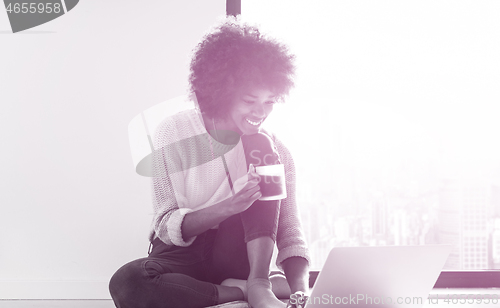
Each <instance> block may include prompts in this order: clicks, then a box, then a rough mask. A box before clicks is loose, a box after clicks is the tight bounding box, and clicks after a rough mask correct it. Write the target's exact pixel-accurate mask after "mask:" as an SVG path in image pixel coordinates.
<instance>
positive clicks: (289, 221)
mask: <svg viewBox="0 0 500 308" xmlns="http://www.w3.org/2000/svg"><path fill="white" fill-rule="evenodd" d="M273 140H274V143H275V146H276V148H277V150H278V153H279V155H280V159H281V162H282V163H283V164H284V165H285V179H286V191H287V197H286V198H285V199H283V200H281V206H280V216H279V222H278V234H277V238H276V243H277V246H278V257H277V259H276V265H277V266H278V268H279V269H283V268H282V262H283V261H284V260H286V259H288V258H290V257H302V258H304V259H306V260H307V261H308V262H309V263H311V260H310V256H309V250H308V248H307V244H306V241H305V237H304V232H303V229H302V223H301V220H300V216H299V210H298V208H297V204H296V199H295V165H294V162H293V158H292V155H291V154H290V151H288V149H287V148H286V147H285V145H284V144H283V143H282V142H281V141H280V140H279V139H277V138H276V137H275V136H273Z"/></svg>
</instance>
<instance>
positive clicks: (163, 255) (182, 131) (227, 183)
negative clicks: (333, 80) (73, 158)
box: [110, 19, 309, 308]
mask: <svg viewBox="0 0 500 308" xmlns="http://www.w3.org/2000/svg"><path fill="white" fill-rule="evenodd" d="M293 60H294V56H293V55H291V54H290V53H289V52H288V50H287V48H286V46H284V45H282V44H280V43H278V42H276V41H275V40H273V39H270V38H268V37H265V36H263V35H261V34H260V33H259V31H258V29H256V28H255V27H251V26H248V25H243V24H240V23H239V22H237V21H236V20H234V19H227V20H226V21H225V22H224V23H222V24H221V25H219V26H218V27H217V28H216V29H215V30H213V31H212V32H211V33H209V34H207V35H206V36H205V37H204V39H203V40H202V41H201V42H200V43H199V45H198V46H197V48H196V50H195V53H194V55H193V59H192V62H191V67H190V69H191V74H190V79H189V80H190V90H191V92H192V94H194V97H196V98H197V107H198V108H196V109H193V110H187V111H184V112H181V113H179V114H176V115H174V116H172V117H170V118H168V119H166V120H165V121H164V122H163V123H162V124H161V125H160V127H159V128H158V130H157V132H156V136H155V148H156V149H159V150H157V152H156V153H157V155H155V159H154V161H155V163H154V166H153V168H154V169H155V171H156V174H157V177H155V178H154V180H153V203H154V209H155V215H154V219H153V223H152V231H151V238H150V240H151V243H152V250H151V252H150V253H149V256H148V257H147V258H143V259H139V260H135V261H132V262H130V263H128V264H126V265H124V266H123V267H121V268H120V269H119V270H118V271H117V272H116V273H115V275H114V276H113V277H112V279H111V281H110V293H111V295H112V298H113V300H114V302H115V305H116V306H117V307H120V308H122V307H134V308H136V307H206V306H211V305H217V304H222V303H226V302H231V301H237V300H247V301H248V302H249V304H250V305H251V306H252V307H255V308H261V307H263V308H264V307H284V306H285V304H283V303H282V302H281V301H279V300H278V299H277V297H276V296H275V294H274V293H273V290H274V292H276V293H281V295H282V296H283V295H284V296H288V295H289V294H290V292H306V291H307V288H308V264H309V255H308V250H307V247H306V245H305V241H304V236H303V233H302V229H301V225H300V220H299V218H298V210H297V208H296V204H295V185H294V183H295V170H294V166H293V161H292V158H291V156H290V153H289V152H288V150H287V149H286V147H285V146H284V145H283V144H282V143H281V142H280V141H279V139H277V138H276V137H275V136H273V135H272V134H270V133H269V132H266V131H265V130H263V129H262V128H261V125H262V123H263V122H264V120H265V119H266V118H267V116H269V114H270V113H271V111H272V109H273V104H274V103H276V102H278V101H279V100H282V99H283V97H284V96H285V95H287V94H288V92H289V89H290V88H291V87H292V86H293V81H292V76H293V73H294V69H295V68H294V64H293ZM259 155H260V156H259ZM267 158H271V159H267ZM252 159H254V164H258V163H262V162H263V161H265V160H266V159H267V161H268V162H269V161H271V162H272V163H282V164H284V165H285V170H286V171H285V172H286V189H287V193H288V196H287V198H285V199H283V200H277V201H260V200H258V199H259V198H260V197H261V196H262V193H261V191H260V186H259V181H260V176H259V175H258V174H257V173H256V172H255V166H254V164H252V163H251V161H252ZM262 164H263V163H262ZM275 242H276V243H277V246H278V250H279V253H278V258H277V265H278V267H280V268H281V269H283V270H284V273H285V276H286V281H284V280H280V279H279V278H276V279H274V280H273V284H272V285H271V282H270V278H269V270H270V261H271V257H272V252H273V248H274V244H275ZM287 282H288V284H287ZM283 293H285V294H283Z"/></svg>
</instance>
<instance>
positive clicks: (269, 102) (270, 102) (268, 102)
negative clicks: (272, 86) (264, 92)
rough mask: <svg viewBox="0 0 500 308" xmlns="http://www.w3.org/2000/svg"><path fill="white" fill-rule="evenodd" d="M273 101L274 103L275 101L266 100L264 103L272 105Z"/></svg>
mask: <svg viewBox="0 0 500 308" xmlns="http://www.w3.org/2000/svg"><path fill="white" fill-rule="evenodd" d="M275 103H276V102H275V101H267V102H266V104H268V105H273V104H275Z"/></svg>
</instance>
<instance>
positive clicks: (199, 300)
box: [109, 231, 243, 308]
mask: <svg viewBox="0 0 500 308" xmlns="http://www.w3.org/2000/svg"><path fill="white" fill-rule="evenodd" d="M207 233H212V234H213V233H214V232H211V231H209V232H207ZM213 237H214V235H211V234H208V235H207V234H206V233H205V234H204V236H200V240H198V239H197V241H195V242H194V243H193V244H192V246H193V247H191V246H190V247H169V246H167V245H165V244H163V243H162V242H161V241H159V240H158V241H155V242H154V245H153V251H152V253H151V254H150V256H149V257H148V258H143V259H138V260H135V261H132V262H130V263H127V264H125V265H124V266H122V267H121V268H120V269H119V270H118V271H117V272H116V273H115V274H114V275H113V277H112V278H111V281H110V284H109V290H110V293H111V297H112V298H113V301H114V302H115V305H116V307H118V308H128V307H133V308H141V307H148V308H160V307H161V308H166V307H169V308H170V307H183V308H189V307H193V308H195V307H206V306H211V305H216V304H220V303H224V302H228V301H233V300H238V299H243V294H242V292H241V290H239V289H238V288H234V287H222V286H216V285H214V284H213V283H210V282H206V281H205V278H206V262H205V260H204V257H205V256H206V252H205V251H204V249H205V248H206V247H209V246H208V245H206V244H212V242H213V241H212V242H210V240H213ZM203 240H205V241H208V242H210V243H204V242H203ZM162 244H163V245H162Z"/></svg>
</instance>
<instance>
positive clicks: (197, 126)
mask: <svg viewBox="0 0 500 308" xmlns="http://www.w3.org/2000/svg"><path fill="white" fill-rule="evenodd" d="M266 133H267V134H268V135H270V137H271V139H272V140H273V141H274V143H275V146H276V149H277V150H278V154H279V156H280V159H281V162H282V164H284V166H285V180H286V191H287V197H286V198H285V199H283V200H281V206H280V213H279V221H278V232H277V238H276V244H277V247H278V257H277V260H276V265H277V266H278V268H280V269H282V262H283V261H284V260H285V259H287V258H290V257H294V256H298V257H302V258H305V259H306V260H307V261H308V262H309V263H310V257H309V251H308V249H307V246H306V243H305V239H304V234H303V231H302V226H301V221H300V217H299V215H298V209H297V205H296V199H295V166H294V163H293V159H292V156H291V154H290V152H289V151H288V149H287V148H286V147H285V146H284V145H283V143H282V142H281V141H280V140H279V139H278V138H276V137H275V136H274V135H273V134H269V133H268V132H266ZM153 143H154V147H155V149H156V150H157V151H156V152H157V155H155V156H156V157H155V158H154V159H153V160H154V163H153V168H154V169H156V174H160V173H163V175H162V176H156V177H154V178H153V182H152V188H153V189H152V199H153V209H154V217H153V221H152V224H151V231H150V240H152V239H154V238H156V237H159V238H160V240H162V241H163V242H164V243H166V244H167V245H176V246H189V245H191V243H193V241H194V240H195V238H196V236H194V237H191V238H188V239H183V237H182V233H181V225H182V221H183V219H184V216H185V215H186V214H188V213H190V212H193V211H196V210H199V209H202V208H205V207H209V206H211V205H213V204H216V203H218V202H220V201H223V200H225V199H227V198H229V197H231V195H232V192H231V190H232V189H233V190H234V191H238V190H239V189H240V188H241V187H242V186H243V185H244V183H245V181H246V173H247V168H246V162H245V154H244V150H243V146H242V143H241V140H240V141H239V142H238V143H237V144H236V145H225V144H222V143H219V142H217V141H216V140H214V139H213V138H212V137H211V136H210V135H209V134H208V133H207V131H206V128H205V126H204V124H203V120H202V117H201V114H200V113H199V111H197V110H196V109H190V110H185V111H182V112H180V113H177V114H175V115H173V116H171V117H168V118H166V119H165V120H164V121H163V122H162V123H161V124H160V125H159V127H158V129H157V130H156V133H155V137H154V142H153ZM222 155H224V159H225V161H226V167H225V166H224V163H223V159H222ZM165 170H166V172H165ZM227 173H229V177H230V180H229V179H228V175H227ZM230 182H231V184H233V186H234V187H233V188H232V189H231V187H230ZM216 227H217V226H215V227H214V228H216Z"/></svg>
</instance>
